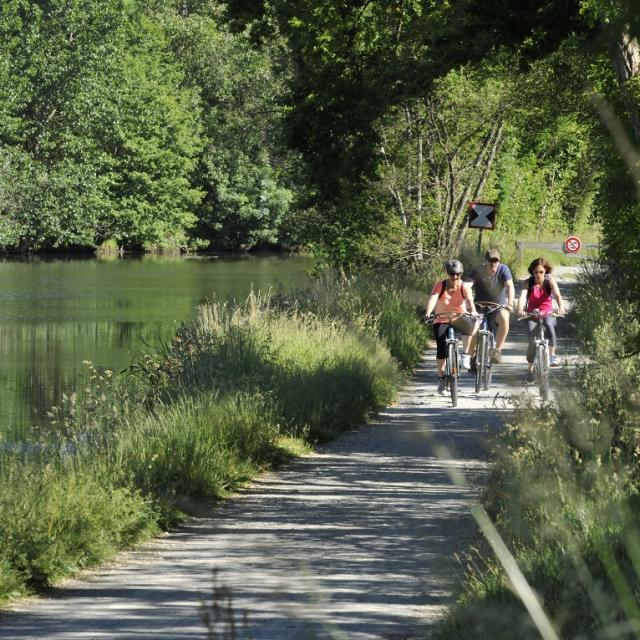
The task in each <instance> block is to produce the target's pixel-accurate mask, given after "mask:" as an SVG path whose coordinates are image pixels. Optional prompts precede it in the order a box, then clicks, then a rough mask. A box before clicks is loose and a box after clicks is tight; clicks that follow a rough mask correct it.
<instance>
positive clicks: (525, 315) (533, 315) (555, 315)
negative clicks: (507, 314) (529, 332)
mask: <svg viewBox="0 0 640 640" xmlns="http://www.w3.org/2000/svg"><path fill="white" fill-rule="evenodd" d="M543 318H564V314H563V313H556V312H555V311H552V312H551V313H540V312H538V313H523V314H522V315H521V316H519V317H518V320H542V319H543Z"/></svg>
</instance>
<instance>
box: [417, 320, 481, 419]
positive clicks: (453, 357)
mask: <svg viewBox="0 0 640 640" xmlns="http://www.w3.org/2000/svg"><path fill="white" fill-rule="evenodd" d="M462 316H469V317H473V316H471V314H469V313H451V312H448V313H436V314H434V315H431V316H429V317H428V318H427V319H426V321H427V322H428V323H429V324H434V320H435V319H436V318H446V319H447V323H448V325H449V326H448V327H447V333H446V339H445V349H446V351H445V363H444V380H445V389H447V390H448V391H449V393H450V394H451V405H452V406H454V407H457V406H458V375H459V371H460V368H459V366H458V361H459V352H460V342H459V340H458V338H457V336H456V332H455V329H454V326H453V323H454V321H455V320H456V319H457V318H460V317H462Z"/></svg>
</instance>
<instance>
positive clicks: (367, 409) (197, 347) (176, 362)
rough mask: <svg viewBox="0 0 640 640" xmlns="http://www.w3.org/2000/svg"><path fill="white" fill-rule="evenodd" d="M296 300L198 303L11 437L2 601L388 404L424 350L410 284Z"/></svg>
mask: <svg viewBox="0 0 640 640" xmlns="http://www.w3.org/2000/svg"><path fill="white" fill-rule="evenodd" d="M299 295H300V299H301V300H304V304H302V303H300V304H297V303H295V302H287V300H285V299H280V300H279V301H278V304H277V305H276V304H275V302H274V301H272V300H270V299H269V298H268V297H261V296H259V295H251V296H250V297H249V298H248V299H247V301H246V302H245V303H244V304H243V305H238V306H230V305H224V304H220V303H217V302H212V303H209V304H205V305H202V306H201V307H199V308H198V309H197V312H196V313H195V315H194V317H193V319H192V320H191V321H189V322H187V323H185V324H184V325H183V326H182V327H181V328H180V330H179V331H178V333H177V335H176V337H175V339H174V341H173V342H172V343H171V344H170V345H167V346H166V347H165V348H164V349H163V350H162V351H161V352H159V353H155V354H150V355H147V356H145V357H143V358H140V359H139V360H138V361H137V362H136V363H135V364H134V365H133V366H132V367H131V370H130V372H129V374H128V375H126V376H113V375H112V374H111V373H110V372H109V371H103V372H99V371H92V384H91V385H90V386H88V387H87V388H86V389H84V390H82V392H81V393H78V394H77V395H76V394H71V395H69V396H66V397H65V399H64V402H63V403H62V404H61V405H60V406H59V407H56V408H54V409H52V411H51V429H50V431H49V432H48V433H47V434H41V436H40V437H39V438H37V439H36V438H34V439H33V440H32V441H30V442H20V443H9V442H4V443H2V444H3V447H2V449H1V451H0V486H2V491H0V601H6V600H7V599H9V598H11V597H12V596H15V595H19V594H24V593H28V592H29V591H33V590H38V589H41V588H43V587H46V586H48V585H50V584H52V583H53V582H55V581H56V580H57V579H59V578H61V577H63V576H66V575H69V574H71V573H73V572H75V571H76V570H78V569H80V568H82V567H85V566H88V565H91V564H94V563H96V562H99V561H100V560H103V559H105V558H107V557H109V556H110V555H112V554H113V553H114V552H115V551H116V550H118V549H120V548H123V547H126V546H129V545H131V544H133V543H134V542H136V541H138V540H140V539H142V538H144V537H147V536H150V535H153V534H154V533H155V532H157V531H158V530H159V529H160V528H161V527H166V526H168V525H170V524H171V523H174V522H176V521H177V520H179V519H180V518H182V517H183V516H184V514H185V512H189V511H190V510H191V509H194V508H195V507H197V506H198V505H202V504H203V503H204V504H208V503H211V502H212V501H213V500H216V499H218V498H220V497H223V496H226V495H227V494H228V493H229V492H230V491H231V490H233V489H234V488H235V487H238V486H239V485H241V484H242V483H244V482H246V481H247V480H248V479H250V478H251V477H252V476H254V475H255V474H256V473H258V472H259V471H260V470H261V469H265V468H267V467H269V466H273V465H277V464H279V463H282V462H283V461H284V460H286V459H287V457H289V456H291V455H294V454H295V453H299V452H301V451H305V450H308V448H309V446H312V445H313V443H315V442H317V441H319V440H324V439H328V438H333V437H335V436H336V435H337V434H338V433H340V432H341V431H343V430H345V429H349V428H352V427H354V426H357V425H358V424H361V423H363V422H366V421H367V419H368V418H369V417H370V416H371V415H372V414H373V413H375V412H376V411H377V410H378V409H379V408H381V407H382V406H384V405H385V404H387V403H388V402H389V401H390V400H391V399H392V398H393V396H394V393H395V391H396V389H397V386H398V384H399V382H400V381H401V380H402V375H403V374H402V371H403V370H405V371H406V370H408V369H410V368H411V366H412V365H413V364H414V363H415V362H416V361H417V359H418V357H419V354H420V352H421V350H422V348H423V345H424V341H425V328H424V326H423V325H422V324H421V322H420V317H419V315H418V314H417V313H416V309H415V305H414V304H413V303H412V302H410V301H407V300H406V297H407V296H408V295H409V293H408V292H407V290H403V289H402V288H401V287H397V286H396V287H393V286H392V284H391V282H389V281H386V282H382V281H378V280H376V278H375V277H373V276H370V277H367V279H366V281H365V280H364V279H359V278H350V279H349V278H344V277H330V276H329V275H328V274H325V276H324V277H323V278H322V281H321V282H316V283H314V284H312V285H310V286H309V288H308V289H307V290H306V291H305V292H300V294H299ZM328 300H332V301H334V306H333V307H332V308H329V306H328V304H327V301H328ZM387 342H388V343H389V346H387ZM390 349H391V350H392V352H393V353H394V354H395V357H394V356H393V355H392V352H391V351H390Z"/></svg>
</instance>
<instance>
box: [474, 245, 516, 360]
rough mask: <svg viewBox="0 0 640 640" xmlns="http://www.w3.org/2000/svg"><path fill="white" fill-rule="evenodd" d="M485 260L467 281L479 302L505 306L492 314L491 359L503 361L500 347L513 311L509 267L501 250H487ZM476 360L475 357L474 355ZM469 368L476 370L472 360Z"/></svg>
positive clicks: (511, 280) (513, 291)
mask: <svg viewBox="0 0 640 640" xmlns="http://www.w3.org/2000/svg"><path fill="white" fill-rule="evenodd" d="M484 257H485V262H484V263H483V264H481V265H478V266H477V267H474V268H473V269H472V270H471V273H470V274H469V276H468V278H467V280H468V281H469V282H472V283H473V291H474V296H473V297H474V298H475V299H476V300H478V302H495V303H496V304H502V305H504V306H505V307H506V309H498V311H496V313H495V314H494V319H495V323H496V325H497V327H498V329H497V332H496V348H495V349H494V351H493V357H492V359H491V361H492V362H495V363H500V362H502V349H503V348H504V343H505V342H506V340H507V335H509V314H510V312H511V311H513V301H514V297H515V287H514V286H513V276H512V275H511V270H510V269H509V267H508V266H507V265H506V264H504V263H502V262H501V261H500V260H501V257H500V252H499V251H498V250H497V249H489V250H488V251H487V252H486V253H485V254H484ZM471 342H472V344H471V345H470V349H471V352H472V353H474V351H475V338H474V339H472V340H471ZM474 360H475V358H474ZM471 370H472V371H473V370H475V362H474V361H472V362H471Z"/></svg>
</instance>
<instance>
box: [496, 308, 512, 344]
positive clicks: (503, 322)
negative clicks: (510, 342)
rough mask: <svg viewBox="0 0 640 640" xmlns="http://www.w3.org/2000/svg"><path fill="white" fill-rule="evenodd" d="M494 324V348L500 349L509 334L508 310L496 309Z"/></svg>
mask: <svg viewBox="0 0 640 640" xmlns="http://www.w3.org/2000/svg"><path fill="white" fill-rule="evenodd" d="M496 324H497V325H498V331H497V334H496V350H498V351H502V349H503V347H504V343H505V342H506V341H507V335H509V312H508V311H507V310H506V309H498V311H497V312H496Z"/></svg>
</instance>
